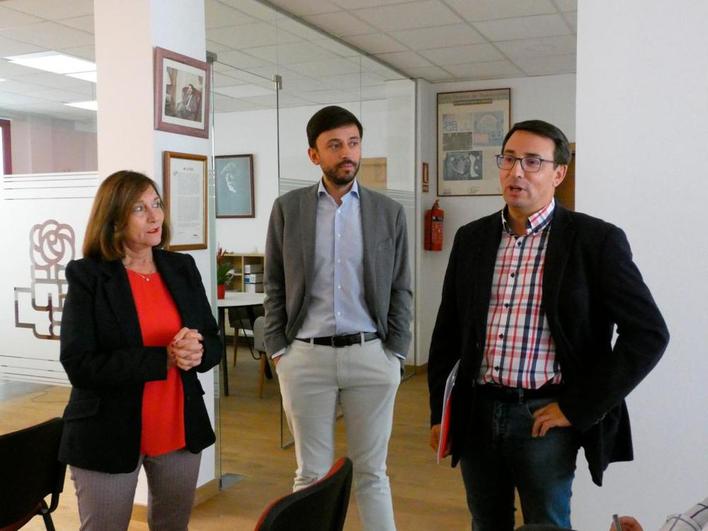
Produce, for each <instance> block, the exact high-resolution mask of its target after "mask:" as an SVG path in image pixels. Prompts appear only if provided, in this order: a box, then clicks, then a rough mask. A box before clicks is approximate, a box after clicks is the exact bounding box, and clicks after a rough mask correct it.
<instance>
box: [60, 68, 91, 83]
mask: <svg viewBox="0 0 708 531" xmlns="http://www.w3.org/2000/svg"><path fill="white" fill-rule="evenodd" d="M66 75H67V76H68V77H75V78H76V79H83V80H84V81H90V82H91V83H95V82H96V71H95V70H94V71H93V72H78V73H76V74H66Z"/></svg>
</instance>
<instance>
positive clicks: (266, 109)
mask: <svg viewBox="0 0 708 531" xmlns="http://www.w3.org/2000/svg"><path fill="white" fill-rule="evenodd" d="M233 5H235V6H237V7H235V8H229V9H228V13H227V11H226V10H225V7H224V4H217V3H214V2H209V1H207V3H206V8H207V17H206V19H207V48H208V49H209V51H211V52H214V53H215V54H216V60H215V62H214V65H213V71H214V82H213V83H212V89H213V99H212V101H213V102H214V109H215V116H214V122H213V123H214V134H213V145H214V155H215V156H216V157H217V160H223V159H220V158H219V157H224V156H229V155H230V156H238V155H251V156H252V157H251V160H252V162H253V166H252V167H253V187H252V194H253V205H254V212H253V217H239V218H235V217H225V216H223V214H224V213H223V212H222V213H221V214H220V213H219V179H220V175H219V169H218V168H217V169H216V173H215V179H216V196H217V197H216V203H217V218H216V238H217V241H218V244H219V246H221V247H222V248H223V249H225V250H227V251H230V252H231V253H234V254H239V255H250V254H263V253H264V252H265V239H266V230H267V226H268V218H269V215H270V210H271V207H272V204H273V201H274V200H275V199H276V197H278V196H279V195H281V194H283V193H285V192H287V191H289V190H292V189H295V188H299V187H303V186H308V185H311V184H312V183H314V182H316V181H317V180H319V179H320V177H321V173H320V169H319V167H317V166H314V165H313V164H312V163H311V162H310V160H309V158H308V156H307V147H308V145H307V138H306V134H305V125H306V124H307V121H308V120H309V118H310V117H311V116H312V114H314V113H315V112H316V111H317V110H319V109H320V108H322V107H324V106H326V105H340V106H342V107H345V108H347V109H349V110H350V111H352V112H353V113H354V114H355V115H356V116H357V117H358V118H359V119H360V120H361V122H362V125H363V128H364V136H363V142H362V164H361V168H360V171H359V174H358V177H357V178H358V179H359V182H360V184H362V185H364V186H368V187H371V188H373V189H376V190H377V191H379V192H381V193H383V194H385V195H387V196H389V197H391V198H392V199H394V200H396V201H398V202H400V203H401V204H402V205H403V206H404V208H405V212H406V217H407V222H408V243H409V260H410V266H411V272H412V279H411V287H412V288H413V287H414V286H415V259H414V257H415V244H416V241H417V240H418V237H417V234H416V231H417V228H418V225H419V224H418V223H417V220H416V217H417V213H416V204H417V202H416V192H415V190H416V186H415V175H416V163H415V160H416V159H415V83H414V82H413V81H412V80H411V79H408V78H406V77H405V76H404V75H402V74H400V73H399V72H396V71H395V70H393V69H391V68H389V67H387V66H386V65H383V64H381V63H379V62H377V61H375V60H373V59H371V58H370V57H367V56H365V55H364V54H362V53H360V52H359V51H358V50H355V49H353V48H351V47H349V46H347V45H346V44H344V43H342V42H341V41H339V40H336V39H334V38H332V37H330V36H327V35H325V34H323V33H321V32H320V31H318V30H316V29H314V28H312V27H310V26H308V25H307V24H305V23H303V22H302V21H299V20H295V19H293V18H291V17H289V16H288V15H286V14H284V13H282V12H280V11H278V10H276V9H274V8H272V7H271V6H269V5H265V4H261V3H260V2H258V1H256V0H240V1H239V2H238V3H237V4H233ZM218 18H222V19H224V20H227V19H228V20H230V21H233V22H234V23H235V26H232V27H227V26H223V27H213V28H210V27H209V25H210V21H212V22H211V24H214V21H215V20H217V19H218ZM216 24H217V26H218V22H217V23H216ZM414 295H415V294H414ZM413 308H415V305H414V306H413ZM413 311H414V310H413ZM227 322H228V319H227ZM413 322H415V320H413ZM413 322H412V323H411V331H412V332H414V330H413V327H414V325H413ZM231 333H232V334H236V335H239V331H238V330H233V331H231ZM227 335H229V332H228V331H227ZM242 335H243V333H242ZM245 335H248V331H245ZM413 337H414V338H415V333H413ZM227 341H228V342H229V344H230V345H233V340H232V339H227ZM242 345H243V343H242ZM244 351H246V352H247V351H248V350H247V347H244V346H242V347H241V349H240V350H239V354H238V356H239V360H240V357H243V356H244V354H243V352H244ZM416 358H417V356H416V350H415V345H414V344H412V345H411V348H410V350H409V352H408V361H407V367H406V374H407V375H408V376H409V375H411V374H412V373H413V372H414V367H415V365H416ZM227 363H228V364H229V368H230V369H231V373H232V376H231V378H235V377H234V373H235V371H239V370H240V369H238V366H239V365H238V364H239V363H241V362H240V361H234V360H233V358H231V350H230V349H229V359H228V360H227ZM244 371H245V369H244ZM220 376H222V375H220ZM236 380H237V381H234V380H233V379H232V380H231V385H230V387H231V394H232V395H236V396H237V397H240V400H241V404H243V403H244V402H249V403H250V404H251V409H252V410H253V414H254V415H255V416H259V417H261V418H265V417H267V416H268V415H271V414H273V415H274V416H273V417H272V418H273V422H276V423H277V422H278V419H280V426H277V427H273V429H274V430H276V432H277V431H278V430H279V431H280V432H281V446H287V444H285V443H287V440H288V438H289V432H288V429H287V425H286V424H285V421H284V420H283V418H282V415H280V414H279V412H278V411H277V410H276V411H275V413H274V412H273V411H271V410H268V409H267V408H268V406H265V405H264V403H263V400H268V398H269V396H268V393H271V394H272V393H275V394H276V397H275V399H274V401H272V402H271V406H270V408H271V409H273V408H280V405H279V397H278V396H277V393H278V391H277V385H276V384H274V383H273V384H270V387H268V385H267V386H266V395H267V396H266V397H265V398H264V399H263V400H262V401H258V400H256V401H253V402H250V401H251V399H252V398H253V395H254V394H256V385H255V382H250V381H249V382H247V383H245V384H243V388H241V389H240V388H239V381H238V378H237V377H236ZM221 387H222V389H223V382H222V385H221ZM271 398H273V397H271ZM219 402H220V407H219V426H220V437H219V444H220V450H219V452H218V454H219V455H220V456H221V466H220V468H221V471H222V478H223V481H222V486H228V484H229V481H230V480H232V479H234V477H236V478H237V477H238V476H234V474H243V475H248V473H249V465H248V463H247V462H246V460H244V459H240V458H239V451H238V450H237V449H236V447H237V446H238V445H239V440H241V437H240V436H239V435H237V434H236V433H235V432H234V427H235V426H234V420H233V418H234V415H233V412H234V410H235V408H236V409H237V408H238V407H239V402H238V400H236V399H232V397H231V396H229V397H223V395H222V399H221V400H220V401H219ZM261 408H266V409H263V411H262V412H261V413H256V411H261ZM236 416H237V417H239V418H240V417H241V414H238V415H236ZM268 418H270V417H268ZM269 441H272V438H270V439H269ZM276 441H277V439H276ZM264 444H266V445H272V443H271V442H264ZM273 448H274V449H275V450H277V448H278V446H277V442H276V444H275V445H273ZM234 455H235V457H234Z"/></svg>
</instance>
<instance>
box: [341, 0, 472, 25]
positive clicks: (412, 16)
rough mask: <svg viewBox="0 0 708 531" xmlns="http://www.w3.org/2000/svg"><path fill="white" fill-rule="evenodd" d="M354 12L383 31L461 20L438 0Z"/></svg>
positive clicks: (452, 22)
mask: <svg viewBox="0 0 708 531" xmlns="http://www.w3.org/2000/svg"><path fill="white" fill-rule="evenodd" d="M354 13H355V14H356V16H357V17H360V18H362V19H364V20H365V21H366V22H368V23H369V24H371V25H372V26H374V27H376V28H378V29H380V30H383V31H396V30H405V29H412V28H424V27H428V26H445V25H449V24H456V23H459V22H462V19H460V17H458V16H457V15H456V14H455V13H454V12H452V11H451V10H450V9H449V8H448V7H447V6H445V5H444V4H443V3H442V2H440V1H438V0H425V1H422V2H409V3H405V4H400V5H392V6H382V7H375V8H367V9H357V10H356V11H354Z"/></svg>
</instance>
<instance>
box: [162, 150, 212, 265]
mask: <svg viewBox="0 0 708 531" xmlns="http://www.w3.org/2000/svg"><path fill="white" fill-rule="evenodd" d="M163 172H164V175H163V179H164V182H163V189H164V191H165V193H164V197H163V199H164V201H165V209H166V210H167V212H169V215H170V224H171V228H172V238H171V240H170V249H171V250H173V251H192V250H196V249H206V248H207V202H206V198H207V158H206V156H205V155H191V154H188V153H175V152H173V151H165V153H164V160H163Z"/></svg>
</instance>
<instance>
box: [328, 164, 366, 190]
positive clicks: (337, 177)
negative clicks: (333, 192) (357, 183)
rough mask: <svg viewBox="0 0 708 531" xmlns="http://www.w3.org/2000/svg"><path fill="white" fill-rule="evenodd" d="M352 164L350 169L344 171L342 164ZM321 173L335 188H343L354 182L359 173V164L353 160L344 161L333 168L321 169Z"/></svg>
mask: <svg viewBox="0 0 708 531" xmlns="http://www.w3.org/2000/svg"><path fill="white" fill-rule="evenodd" d="M348 163H349V164H353V165H354V167H353V168H352V169H344V168H342V166H344V164H348ZM322 173H323V174H324V175H325V177H327V180H329V181H330V182H331V183H332V184H335V185H337V186H345V185H347V184H349V183H350V182H352V181H353V180H354V177H356V174H357V173H359V163H358V162H354V161H353V160H345V161H342V162H340V163H339V164H337V165H336V166H334V167H329V168H322Z"/></svg>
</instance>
